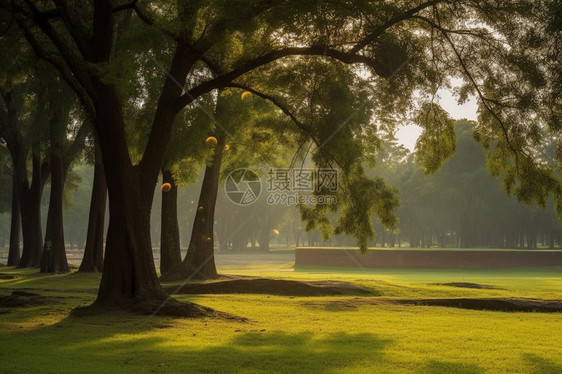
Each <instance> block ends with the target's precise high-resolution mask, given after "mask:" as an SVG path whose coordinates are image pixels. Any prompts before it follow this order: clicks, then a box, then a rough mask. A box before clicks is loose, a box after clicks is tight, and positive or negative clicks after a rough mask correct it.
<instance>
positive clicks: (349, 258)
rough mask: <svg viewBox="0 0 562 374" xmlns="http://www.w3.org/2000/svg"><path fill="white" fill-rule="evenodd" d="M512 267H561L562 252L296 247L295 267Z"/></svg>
mask: <svg viewBox="0 0 562 374" xmlns="http://www.w3.org/2000/svg"><path fill="white" fill-rule="evenodd" d="M359 265H361V266H364V267H370V268H509V267H525V266H562V251H556V250H553V251H546V250H534V251H533V250H512V251H505V250H498V251H494V250H489V251H487V250H478V251H469V250H450V251H447V250H403V249H396V250H392V249H388V250H376V249H373V250H369V251H368V252H367V254H362V253H361V252H360V251H359V250H357V249H329V248H318V249H311V248H297V249H296V250H295V267H299V266H301V267H307V266H341V267H357V266H359Z"/></svg>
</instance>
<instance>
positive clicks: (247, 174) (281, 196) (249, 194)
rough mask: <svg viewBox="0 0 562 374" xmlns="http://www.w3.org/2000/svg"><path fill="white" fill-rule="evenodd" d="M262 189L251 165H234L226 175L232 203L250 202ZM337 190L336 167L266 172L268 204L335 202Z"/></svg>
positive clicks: (227, 194) (227, 190)
mask: <svg viewBox="0 0 562 374" xmlns="http://www.w3.org/2000/svg"><path fill="white" fill-rule="evenodd" d="M261 191H262V183H261V180H260V178H259V177H258V175H257V174H256V173H254V172H253V171H252V170H250V169H237V170H235V171H233V172H232V173H230V174H229V175H228V177H227V178H226V183H225V192H226V196H227V197H228V198H229V199H230V201H232V202H233V203H234V204H237V205H250V204H252V203H253V202H255V201H256V200H257V199H258V198H259V197H260V194H261ZM337 191H338V172H337V170H336V169H289V168H270V169H269V171H268V173H267V182H266V192H268V195H267V196H266V201H267V203H268V204H269V205H287V206H290V205H298V204H299V205H300V204H302V205H332V204H337V196H336V195H335V192H337ZM330 192H333V193H334V194H330ZM320 193H322V194H320Z"/></svg>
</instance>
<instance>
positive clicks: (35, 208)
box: [18, 151, 43, 268]
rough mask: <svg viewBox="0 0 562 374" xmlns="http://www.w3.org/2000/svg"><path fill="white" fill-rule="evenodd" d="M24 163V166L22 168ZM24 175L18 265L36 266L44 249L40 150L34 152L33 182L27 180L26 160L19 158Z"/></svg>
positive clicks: (20, 188) (22, 266)
mask: <svg viewBox="0 0 562 374" xmlns="http://www.w3.org/2000/svg"><path fill="white" fill-rule="evenodd" d="M21 163H23V168H21ZM18 164H20V171H18V172H21V173H22V175H23V177H22V178H21V179H20V181H19V194H20V208H21V228H22V237H23V251H22V256H21V260H20V263H19V265H18V267H20V268H25V267H36V266H39V264H40V262H41V251H42V250H43V234H42V232H41V195H42V192H43V183H42V181H41V159H40V155H39V152H37V151H34V152H33V154H32V168H33V171H32V175H33V176H32V178H33V179H32V183H31V188H29V184H28V181H27V176H26V175H25V173H27V171H26V168H25V160H18ZM22 170H23V171H22Z"/></svg>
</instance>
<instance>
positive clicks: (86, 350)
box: [0, 263, 562, 373]
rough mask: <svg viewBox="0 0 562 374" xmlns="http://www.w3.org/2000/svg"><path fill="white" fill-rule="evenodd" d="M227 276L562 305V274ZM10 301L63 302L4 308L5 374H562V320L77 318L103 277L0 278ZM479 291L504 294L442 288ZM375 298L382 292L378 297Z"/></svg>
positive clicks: (493, 316)
mask: <svg viewBox="0 0 562 374" xmlns="http://www.w3.org/2000/svg"><path fill="white" fill-rule="evenodd" d="M219 270H220V271H221V272H222V273H230V274H236V275H252V276H265V277H268V278H276V279H294V280H306V281H308V280H339V281H346V282H353V283H356V284H358V285H361V286H362V287H366V288H370V289H373V290H376V291H377V293H378V294H382V296H365V297H372V298H381V299H394V298H431V297H529V298H535V299H558V300H560V299H562V269H561V268H556V267H549V268H535V269H510V270H463V269H458V270H450V271H445V270H437V271H433V270H394V269H384V270H377V269H369V270H368V272H363V271H361V270H359V269H339V270H338V271H337V272H335V269H318V268H315V269H299V271H290V270H291V269H290V266H289V265H288V264H287V265H284V266H277V268H272V267H271V264H267V266H265V267H263V268H260V267H259V266H257V265H256V264H255V263H254V264H253V265H252V266H251V267H248V268H243V267H239V266H237V267H227V266H226V267H223V268H222V269H219ZM0 273H3V274H10V275H14V276H15V278H13V279H0V295H8V294H10V293H11V292H12V291H14V290H26V291H28V292H33V293H38V294H41V295H44V296H58V297H64V299H63V300H64V302H63V303H62V304H52V305H50V304H47V305H37V306H26V307H20V308H0V312H1V313H2V314H0V342H1V343H0V363H1V364H0V372H3V373H75V372H83V373H89V372H91V373H94V372H103V373H112V372H116V373H117V372H118V373H122V372H134V373H177V372H185V373H196V372H198V373H232V372H241V373H274V372H276V373H277V372H286V373H289V372H290V373H307V372H308V373H319V372H321V373H340V372H349V373H362V372H363V373H373V372H378V373H412V372H413V373H484V372H491V373H496V372H500V373H501V372H504V373H561V372H562V334H561V333H560V331H562V314H561V313H519V312H517V313H515V312H509V313H507V312H490V311H474V310H463V309H456V308H446V307H426V306H410V305H408V306H405V305H399V304H394V303H392V302H388V303H381V304H376V303H364V304H361V303H358V304H357V305H355V304H354V305H352V307H350V306H349V305H347V304H346V303H345V302H336V303H331V301H345V300H348V299H351V298H355V297H363V296H337V297H336V296H322V297H288V296H272V295H241V294H230V295H178V296H176V298H177V299H178V300H183V301H193V302H196V303H199V304H202V305H204V306H208V307H212V308H215V309H217V310H220V311H224V312H229V313H232V314H235V315H238V316H241V317H245V318H247V319H248V320H249V322H241V321H229V320H224V319H213V318H207V319H185V318H171V317H159V316H141V315H132V314H127V313H119V312H115V313H108V314H103V315H88V316H82V317H79V316H74V315H71V314H70V312H71V311H72V309H73V308H75V307H77V306H81V305H88V304H89V303H91V302H92V301H93V300H94V299H95V296H96V288H97V285H98V282H99V279H100V276H99V275H97V274H78V273H71V274H66V275H43V274H39V273H38V270H36V269H28V270H20V269H13V268H6V267H3V268H0ZM448 282H472V283H478V284H486V285H492V286H495V287H498V288H500V289H470V288H457V287H450V286H443V285H434V284H431V283H448ZM377 293H375V294H377Z"/></svg>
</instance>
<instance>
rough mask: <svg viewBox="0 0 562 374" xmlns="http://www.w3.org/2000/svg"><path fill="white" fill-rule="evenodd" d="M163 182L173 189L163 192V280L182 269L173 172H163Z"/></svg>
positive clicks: (161, 260)
mask: <svg viewBox="0 0 562 374" xmlns="http://www.w3.org/2000/svg"><path fill="white" fill-rule="evenodd" d="M162 182H163V183H169V184H170V185H171V186H172V188H171V189H170V191H168V192H164V191H162V211H161V216H160V217H161V225H160V274H161V275H162V278H163V279H167V277H168V276H169V275H172V273H173V272H174V270H178V269H179V268H180V267H181V264H182V261H181V249H180V231H179V225H178V188H177V186H176V183H175V182H174V178H173V177H172V172H171V171H169V170H162Z"/></svg>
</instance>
